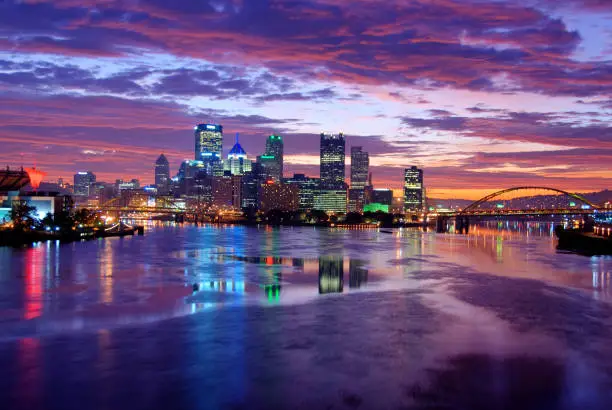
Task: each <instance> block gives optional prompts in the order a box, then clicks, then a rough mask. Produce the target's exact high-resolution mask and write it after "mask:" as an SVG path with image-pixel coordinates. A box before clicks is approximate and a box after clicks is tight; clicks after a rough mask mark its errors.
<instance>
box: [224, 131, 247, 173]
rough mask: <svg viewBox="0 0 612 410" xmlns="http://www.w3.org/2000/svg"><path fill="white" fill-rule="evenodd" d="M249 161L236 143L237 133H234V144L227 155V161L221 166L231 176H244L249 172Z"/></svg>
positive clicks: (237, 142)
mask: <svg viewBox="0 0 612 410" xmlns="http://www.w3.org/2000/svg"><path fill="white" fill-rule="evenodd" d="M251 165H252V163H251V161H249V159H248V157H247V153H246V151H245V150H244V149H243V148H242V146H241V145H240V142H239V141H238V133H236V143H235V144H234V146H233V147H232V149H231V150H230V152H229V154H228V155H227V161H226V162H225V164H224V165H223V170H224V171H229V172H230V174H232V175H244V174H245V173H247V172H251Z"/></svg>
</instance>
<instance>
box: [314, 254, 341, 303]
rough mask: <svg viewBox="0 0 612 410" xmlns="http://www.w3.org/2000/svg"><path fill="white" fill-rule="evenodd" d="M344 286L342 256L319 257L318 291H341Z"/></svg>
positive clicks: (323, 292)
mask: <svg viewBox="0 0 612 410" xmlns="http://www.w3.org/2000/svg"><path fill="white" fill-rule="evenodd" d="M343 288H344V260H343V258H342V256H321V257H320V258H319V293H320V294H325V293H342V291H343Z"/></svg>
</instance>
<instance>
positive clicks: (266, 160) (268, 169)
mask: <svg viewBox="0 0 612 410" xmlns="http://www.w3.org/2000/svg"><path fill="white" fill-rule="evenodd" d="M283 150H284V144H283V137H281V136H280V135H270V136H269V137H268V139H266V151H265V152H264V154H263V155H261V156H259V157H257V161H258V162H259V163H260V164H261V168H262V174H263V175H264V177H265V179H268V180H272V181H275V182H281V180H282V178H283Z"/></svg>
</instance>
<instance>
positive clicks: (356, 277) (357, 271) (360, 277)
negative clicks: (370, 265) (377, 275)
mask: <svg viewBox="0 0 612 410" xmlns="http://www.w3.org/2000/svg"><path fill="white" fill-rule="evenodd" d="M367 282H368V270H367V269H366V268H365V262H363V261H359V260H355V259H351V260H349V288H355V289H358V288H360V287H361V286H362V285H365V284H366V283H367Z"/></svg>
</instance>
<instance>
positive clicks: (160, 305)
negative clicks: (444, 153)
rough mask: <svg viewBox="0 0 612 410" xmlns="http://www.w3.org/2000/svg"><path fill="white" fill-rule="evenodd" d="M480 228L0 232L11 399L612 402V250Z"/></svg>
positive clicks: (350, 404) (516, 227) (391, 404)
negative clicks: (63, 237)
mask: <svg viewBox="0 0 612 410" xmlns="http://www.w3.org/2000/svg"><path fill="white" fill-rule="evenodd" d="M472 228H473V229H472V230H471V232H470V234H469V235H456V234H436V233H432V232H421V231H419V230H411V229H404V230H398V229H396V230H393V233H385V232H379V231H376V230H343V229H323V228H305V227H283V228H271V227H260V228H253V227H241V226H221V227H213V226H200V227H197V226H193V225H184V226H180V225H175V224H152V225H149V226H147V228H146V233H145V235H144V236H134V237H125V238H108V239H100V240H95V241H89V242H75V243H71V244H61V245H60V244H59V243H55V242H46V243H40V244H37V245H36V246H33V247H29V248H22V249H12V248H6V247H5V248H0V403H2V407H1V408H2V409H38V408H44V409H47V408H48V409H122V408H125V409H140V408H142V409H149V408H160V409H183V408H185V409H217V408H219V409H284V408H291V409H319V408H320V409H343V408H347V409H350V408H361V409H399V408H409V409H425V408H428V409H429V408H449V409H451V408H460V409H519V408H520V409H587V408H588V409H609V408H611V403H612V343H611V341H612V285H611V279H612V277H611V275H612V258H610V257H585V256H580V255H575V254H571V253H565V252H559V251H557V250H556V249H555V239H554V237H553V235H552V232H553V229H552V226H551V225H550V224H545V223H536V222H530V223H525V222H508V223H505V222H504V223H497V222H494V223H493V222H492V223H487V224H481V225H476V226H473V227H472Z"/></svg>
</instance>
